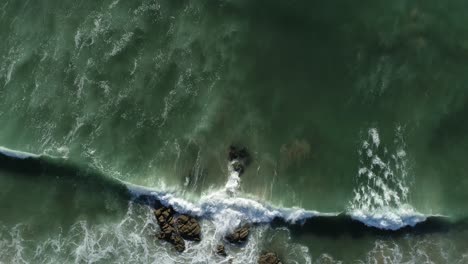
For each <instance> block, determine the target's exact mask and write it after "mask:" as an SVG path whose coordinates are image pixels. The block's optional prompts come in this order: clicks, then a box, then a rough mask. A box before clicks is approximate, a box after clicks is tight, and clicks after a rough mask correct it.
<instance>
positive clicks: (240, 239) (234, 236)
mask: <svg viewBox="0 0 468 264" xmlns="http://www.w3.org/2000/svg"><path fill="white" fill-rule="evenodd" d="M249 233H250V227H249V226H248V225H245V226H243V227H239V228H237V229H235V230H234V232H232V233H231V234H229V235H227V236H226V240H227V241H229V242H230V243H233V244H241V243H244V242H245V241H247V238H248V237H249Z"/></svg>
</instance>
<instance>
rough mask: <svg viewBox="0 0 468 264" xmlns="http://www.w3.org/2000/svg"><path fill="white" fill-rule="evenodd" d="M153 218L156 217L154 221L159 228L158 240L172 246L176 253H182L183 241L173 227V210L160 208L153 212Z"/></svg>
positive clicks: (183, 248)
mask: <svg viewBox="0 0 468 264" xmlns="http://www.w3.org/2000/svg"><path fill="white" fill-rule="evenodd" d="M154 216H156V221H157V222H158V225H159V227H160V228H161V232H160V233H159V234H158V238H159V239H162V240H165V241H167V242H169V243H171V244H172V245H174V248H175V249H176V250H177V251H179V252H182V251H184V250H185V241H184V240H183V239H182V236H181V235H180V234H179V233H178V232H177V230H176V228H175V227H174V210H172V208H168V207H161V208H159V209H157V210H156V211H155V212H154Z"/></svg>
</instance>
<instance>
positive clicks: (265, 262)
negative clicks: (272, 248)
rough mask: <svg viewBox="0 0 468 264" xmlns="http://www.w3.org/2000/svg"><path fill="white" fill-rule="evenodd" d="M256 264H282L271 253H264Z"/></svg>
mask: <svg viewBox="0 0 468 264" xmlns="http://www.w3.org/2000/svg"><path fill="white" fill-rule="evenodd" d="M258 264H282V263H281V261H280V259H279V258H278V256H277V255H276V254H275V253H273V252H265V253H263V254H262V255H260V257H259V258H258Z"/></svg>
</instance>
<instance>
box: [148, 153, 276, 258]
mask: <svg viewBox="0 0 468 264" xmlns="http://www.w3.org/2000/svg"><path fill="white" fill-rule="evenodd" d="M228 158H229V161H230V162H231V164H232V166H233V169H234V170H235V171H237V172H238V173H239V174H242V173H243V172H244V170H245V167H246V166H247V165H248V164H249V162H250V156H249V154H248V152H247V150H246V149H245V148H238V147H235V146H230V147H229V157H228ZM154 215H155V217H156V221H157V223H158V225H159V227H160V229H161V231H160V233H159V234H158V238H159V239H162V240H165V241H167V242H169V243H171V244H172V245H173V246H174V248H175V250H177V251H178V252H183V251H184V250H185V240H190V241H200V240H201V227H200V224H199V223H198V221H197V219H195V218H194V217H192V216H189V215H185V214H178V213H177V212H175V211H174V209H173V208H171V207H164V206H162V207H160V208H158V209H156V210H155V211H154ZM249 234H250V226H249V225H243V226H240V227H238V228H236V229H234V230H233V231H232V232H231V233H230V234H228V235H226V236H225V237H224V239H225V240H226V241H227V242H229V243H231V244H236V245H240V244H243V243H245V242H246V241H247V239H248V237H249ZM214 252H215V254H217V255H218V256H221V257H227V256H228V254H227V253H226V248H225V246H224V244H223V243H220V244H218V245H217V246H216V248H215V250H214ZM231 262H232V259H231ZM258 263H259V264H281V261H280V260H279V258H278V256H277V255H276V254H274V253H272V252H266V253H263V254H262V255H260V257H259V259H258Z"/></svg>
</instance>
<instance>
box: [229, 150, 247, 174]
mask: <svg viewBox="0 0 468 264" xmlns="http://www.w3.org/2000/svg"><path fill="white" fill-rule="evenodd" d="M228 160H229V161H230V162H231V164H232V169H233V170H234V171H237V172H238V173H239V174H242V173H244V170H245V167H247V166H248V165H249V163H250V155H249V153H248V152H247V149H246V148H243V147H236V146H230V147H229V153H228Z"/></svg>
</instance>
